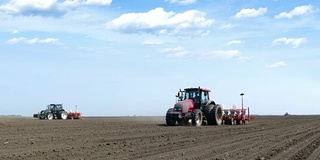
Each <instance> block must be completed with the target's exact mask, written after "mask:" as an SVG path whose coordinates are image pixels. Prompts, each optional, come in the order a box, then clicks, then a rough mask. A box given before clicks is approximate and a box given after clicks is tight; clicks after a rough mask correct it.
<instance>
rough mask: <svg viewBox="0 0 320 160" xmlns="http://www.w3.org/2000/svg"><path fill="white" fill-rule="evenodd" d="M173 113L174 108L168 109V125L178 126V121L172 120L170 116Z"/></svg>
mask: <svg viewBox="0 0 320 160" xmlns="http://www.w3.org/2000/svg"><path fill="white" fill-rule="evenodd" d="M171 112H173V108H170V109H168V111H167V114H166V123H167V125H168V126H174V125H176V122H177V121H176V120H174V119H172V118H171V116H170V113H171Z"/></svg>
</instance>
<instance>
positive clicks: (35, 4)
mask: <svg viewBox="0 0 320 160" xmlns="http://www.w3.org/2000/svg"><path fill="white" fill-rule="evenodd" d="M56 3H57V0H10V2H9V3H7V4H4V5H1V6H0V10H4V11H7V12H13V13H19V12H28V11H44V10H49V9H51V8H53V7H54V6H55V5H56Z"/></svg>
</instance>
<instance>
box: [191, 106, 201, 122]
mask: <svg viewBox="0 0 320 160" xmlns="http://www.w3.org/2000/svg"><path fill="white" fill-rule="evenodd" d="M202 121H203V116H202V111H201V110H200V109H195V110H194V111H193V116H192V125H194V126H201V125H202Z"/></svg>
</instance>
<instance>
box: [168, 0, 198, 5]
mask: <svg viewBox="0 0 320 160" xmlns="http://www.w3.org/2000/svg"><path fill="white" fill-rule="evenodd" d="M165 2H169V3H179V4H182V5H188V4H193V3H196V2H197V0H165Z"/></svg>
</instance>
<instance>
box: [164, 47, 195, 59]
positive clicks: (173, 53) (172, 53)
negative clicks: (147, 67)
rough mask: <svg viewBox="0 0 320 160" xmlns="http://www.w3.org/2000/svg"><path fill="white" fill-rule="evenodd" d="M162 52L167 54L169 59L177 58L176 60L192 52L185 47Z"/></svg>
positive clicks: (166, 49)
mask: <svg viewBox="0 0 320 160" xmlns="http://www.w3.org/2000/svg"><path fill="white" fill-rule="evenodd" d="M161 52H162V53H166V54H167V56H168V57H176V58H182V57H186V56H188V55H190V54H191V51H188V50H187V49H185V48H183V47H176V48H165V49H163V50H162V51H161Z"/></svg>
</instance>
